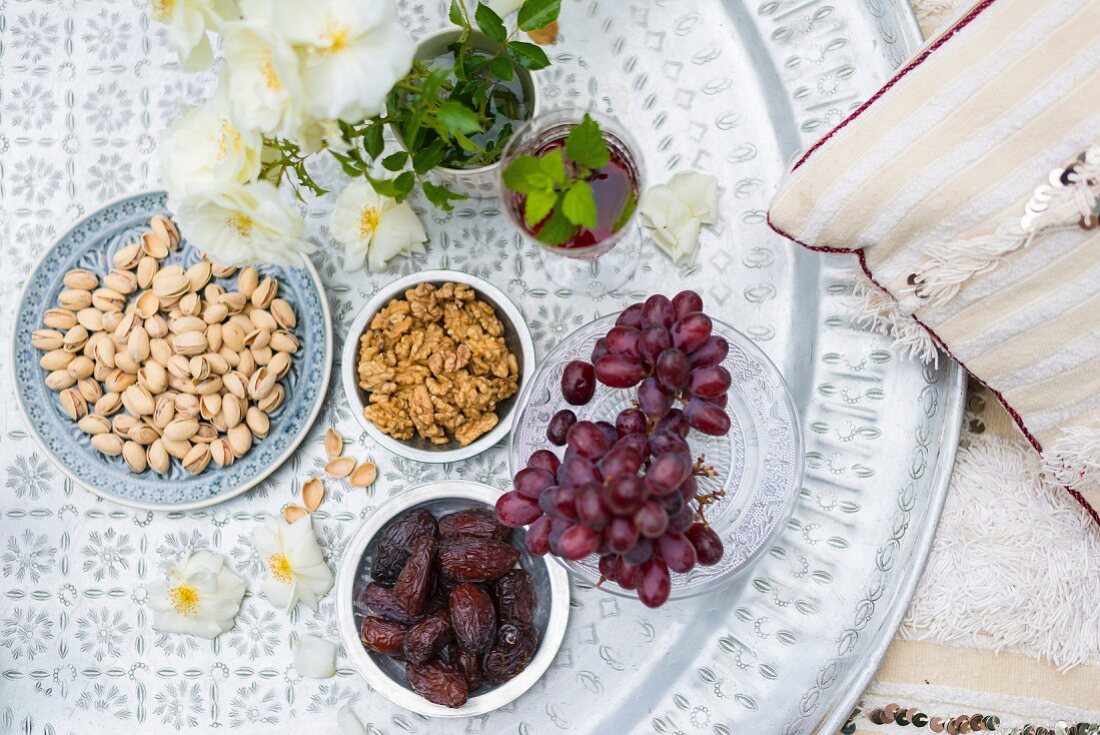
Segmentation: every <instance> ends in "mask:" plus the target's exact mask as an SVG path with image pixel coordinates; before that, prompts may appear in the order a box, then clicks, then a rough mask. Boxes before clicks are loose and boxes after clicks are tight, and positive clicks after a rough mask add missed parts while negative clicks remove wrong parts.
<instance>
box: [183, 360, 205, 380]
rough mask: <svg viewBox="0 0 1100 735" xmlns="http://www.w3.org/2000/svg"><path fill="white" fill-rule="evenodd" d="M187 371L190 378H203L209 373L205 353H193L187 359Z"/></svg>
mask: <svg viewBox="0 0 1100 735" xmlns="http://www.w3.org/2000/svg"><path fill="white" fill-rule="evenodd" d="M187 372H188V373H189V375H190V377H191V379H192V380H205V379H206V378H207V377H208V376H209V375H210V361H209V360H207V359H206V356H205V355H195V356H194V357H192V358H191V359H190V360H188V361H187Z"/></svg>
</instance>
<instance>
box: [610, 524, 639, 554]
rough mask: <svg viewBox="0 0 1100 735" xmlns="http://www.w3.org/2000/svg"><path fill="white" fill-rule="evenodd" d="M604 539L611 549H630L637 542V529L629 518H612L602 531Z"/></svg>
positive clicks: (624, 550) (623, 550)
mask: <svg viewBox="0 0 1100 735" xmlns="http://www.w3.org/2000/svg"><path fill="white" fill-rule="evenodd" d="M603 537H604V540H605V541H607V545H608V546H609V547H611V550H612V551H616V552H618V553H620V554H622V553H624V552H626V551H630V550H631V549H633V548H634V545H635V544H637V543H638V529H637V528H636V527H635V525H634V522H633V521H631V520H630V519H629V518H621V517H620V518H612V519H611V522H610V523H608V524H607V527H606V528H604V531H603Z"/></svg>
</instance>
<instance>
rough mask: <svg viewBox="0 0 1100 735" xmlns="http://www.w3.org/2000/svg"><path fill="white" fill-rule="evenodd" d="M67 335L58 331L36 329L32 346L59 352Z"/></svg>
mask: <svg viewBox="0 0 1100 735" xmlns="http://www.w3.org/2000/svg"><path fill="white" fill-rule="evenodd" d="M64 339H65V335H63V334H62V333H61V332H59V331H57V330H56V329H36V330H34V332H33V333H32V334H31V346H32V347H36V348H38V349H40V350H59V349H61V344H62V342H63V340H64Z"/></svg>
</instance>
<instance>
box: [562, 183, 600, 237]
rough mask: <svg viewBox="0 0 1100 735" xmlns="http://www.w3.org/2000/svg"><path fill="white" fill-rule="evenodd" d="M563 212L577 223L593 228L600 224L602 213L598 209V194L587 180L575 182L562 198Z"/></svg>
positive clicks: (568, 218)
mask: <svg viewBox="0 0 1100 735" xmlns="http://www.w3.org/2000/svg"><path fill="white" fill-rule="evenodd" d="M561 213H562V214H564V215H565V218H566V219H567V220H569V221H570V222H572V223H573V224H575V225H581V226H583V227H587V228H589V229H592V228H594V227H595V226H596V225H598V224H599V217H600V213H599V211H598V210H597V209H596V196H595V195H594V194H593V193H592V187H591V186H590V185H589V184H588V182H587V181H574V182H573V185H572V186H570V187H569V191H567V192H565V197H564V198H563V199H562V202H561Z"/></svg>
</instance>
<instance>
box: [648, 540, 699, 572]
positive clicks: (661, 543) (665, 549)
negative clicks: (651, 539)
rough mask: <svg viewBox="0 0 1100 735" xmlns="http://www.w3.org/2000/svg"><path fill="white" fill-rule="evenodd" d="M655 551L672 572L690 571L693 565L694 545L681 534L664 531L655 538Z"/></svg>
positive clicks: (694, 559)
mask: <svg viewBox="0 0 1100 735" xmlns="http://www.w3.org/2000/svg"><path fill="white" fill-rule="evenodd" d="M657 551H658V553H660V555H661V558H662V559H664V560H665V563H666V564H668V568H669V569H671V570H672V571H674V572H680V573H681V574H683V573H684V572H690V571H691V568H692V567H694V566H695V561H696V558H695V547H694V546H692V545H691V542H690V541H688V540H687V538H685V537H684V536H683V535H682V534H679V533H671V532H670V533H666V534H665V535H664V536H661V538H659V539H657Z"/></svg>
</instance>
